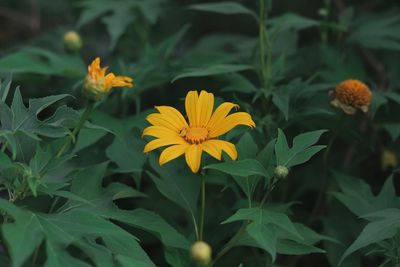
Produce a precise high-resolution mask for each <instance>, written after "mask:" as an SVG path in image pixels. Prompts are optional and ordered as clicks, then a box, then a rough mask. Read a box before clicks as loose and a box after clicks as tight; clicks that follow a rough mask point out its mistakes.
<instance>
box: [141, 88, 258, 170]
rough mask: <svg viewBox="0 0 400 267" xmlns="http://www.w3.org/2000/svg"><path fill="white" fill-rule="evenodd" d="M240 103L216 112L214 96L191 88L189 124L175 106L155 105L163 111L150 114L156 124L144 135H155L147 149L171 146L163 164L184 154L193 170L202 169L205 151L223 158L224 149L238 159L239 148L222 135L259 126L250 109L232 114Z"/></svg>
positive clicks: (223, 107) (187, 112) (187, 97)
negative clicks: (249, 111) (240, 128)
mask: <svg viewBox="0 0 400 267" xmlns="http://www.w3.org/2000/svg"><path fill="white" fill-rule="evenodd" d="M238 107H239V106H238V105H236V104H233V103H230V102H225V103H222V104H221V105H220V106H218V107H217V109H216V110H215V111H214V112H213V109H214V95H213V94H212V93H208V92H206V91H201V92H200V95H199V94H198V93H197V91H189V93H188V94H187V95H186V100H185V109H186V114H187V117H188V119H189V123H187V121H186V120H185V118H184V117H183V116H182V114H181V113H180V112H179V111H178V110H177V109H175V108H173V107H169V106H157V107H155V108H156V109H157V111H158V112H159V113H153V114H150V115H149V116H147V121H148V122H150V123H151V124H152V126H149V127H147V128H146V129H144V131H143V135H144V136H145V135H147V136H153V137H156V139H154V140H152V141H150V142H149V143H148V144H147V145H146V146H145V148H144V152H145V153H147V152H150V151H152V150H154V149H156V148H159V147H164V146H169V147H167V148H166V149H164V151H163V152H162V153H161V155H160V159H159V162H160V165H163V164H165V163H167V162H169V161H171V160H173V159H175V158H177V157H179V156H181V155H183V154H185V159H186V163H187V164H188V165H189V167H190V169H191V170H192V172H197V171H198V170H199V168H200V162H201V154H202V152H203V151H205V152H207V153H208V154H210V155H211V156H212V157H214V158H216V159H218V160H221V156H222V151H224V152H225V153H226V154H228V156H229V157H230V158H231V159H233V160H236V158H237V151H236V147H235V145H234V144H232V143H230V142H227V141H223V140H219V139H218V137H219V136H221V135H223V134H225V133H227V132H229V131H230V130H232V129H233V128H234V127H235V126H237V125H246V126H250V127H252V128H253V127H255V123H254V121H253V120H252V118H251V116H250V115H249V114H248V113H246V112H236V113H233V114H230V115H228V114H229V112H230V111H231V110H232V109H233V108H238Z"/></svg>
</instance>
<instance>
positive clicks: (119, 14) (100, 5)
mask: <svg viewBox="0 0 400 267" xmlns="http://www.w3.org/2000/svg"><path fill="white" fill-rule="evenodd" d="M162 3H163V0H146V1H130V0H122V1H119V2H118V4H115V3H111V2H109V1H107V0H84V1H80V2H79V6H80V7H81V8H82V9H83V12H82V14H81V16H80V18H79V20H78V27H82V26H84V25H86V24H87V23H89V22H91V21H93V20H95V19H97V18H99V17H102V19H101V21H102V22H103V23H104V24H105V25H106V27H107V31H108V33H109V35H110V37H111V43H110V49H114V47H115V45H116V44H117V42H118V40H119V39H120V37H121V36H122V35H123V34H124V33H125V32H126V30H127V27H128V25H130V24H131V23H132V22H136V21H138V20H139V21H140V16H137V12H140V13H141V14H142V15H143V17H144V18H145V19H146V20H147V21H149V22H150V23H151V24H154V23H156V21H157V18H158V16H159V15H160V14H161V11H162V10H161V8H160V5H161V4H162ZM134 11H137V12H134ZM108 13H109V15H107V16H105V14H108Z"/></svg>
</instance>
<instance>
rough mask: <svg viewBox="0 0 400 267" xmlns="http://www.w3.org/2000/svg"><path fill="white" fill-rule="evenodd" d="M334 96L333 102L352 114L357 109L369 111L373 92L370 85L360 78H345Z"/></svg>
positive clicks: (337, 87)
mask: <svg viewBox="0 0 400 267" xmlns="http://www.w3.org/2000/svg"><path fill="white" fill-rule="evenodd" d="M334 97H335V98H334V99H333V100H332V101H331V104H332V105H333V106H335V107H338V108H341V109H342V110H343V111H344V112H345V113H346V114H350V115H351V114H354V113H355V112H356V110H357V109H359V110H361V111H363V112H367V111H368V107H369V104H370V103H371V100H372V93H371V90H370V89H369V88H368V86H367V85H366V84H365V83H363V82H361V81H359V80H345V81H342V82H341V83H339V84H338V85H337V86H336V88H335V92H334Z"/></svg>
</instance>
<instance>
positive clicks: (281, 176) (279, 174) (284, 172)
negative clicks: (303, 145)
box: [274, 165, 289, 179]
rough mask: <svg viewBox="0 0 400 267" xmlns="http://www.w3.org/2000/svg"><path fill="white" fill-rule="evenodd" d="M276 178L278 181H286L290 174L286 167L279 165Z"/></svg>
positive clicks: (276, 169)
mask: <svg viewBox="0 0 400 267" xmlns="http://www.w3.org/2000/svg"><path fill="white" fill-rule="evenodd" d="M274 174H275V177H276V178H278V179H284V178H286V176H288V174H289V169H288V168H286V167H285V166H282V165H278V166H276V168H275V170H274Z"/></svg>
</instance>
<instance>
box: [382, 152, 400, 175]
mask: <svg viewBox="0 0 400 267" xmlns="http://www.w3.org/2000/svg"><path fill="white" fill-rule="evenodd" d="M381 164H382V169H383V170H384V171H385V170H388V169H391V168H395V167H397V165H398V161H397V156H396V154H395V153H393V152H392V151H390V150H386V149H385V150H383V152H382V158H381Z"/></svg>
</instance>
